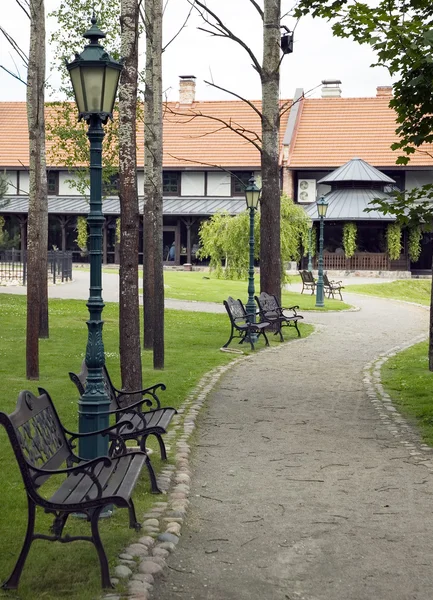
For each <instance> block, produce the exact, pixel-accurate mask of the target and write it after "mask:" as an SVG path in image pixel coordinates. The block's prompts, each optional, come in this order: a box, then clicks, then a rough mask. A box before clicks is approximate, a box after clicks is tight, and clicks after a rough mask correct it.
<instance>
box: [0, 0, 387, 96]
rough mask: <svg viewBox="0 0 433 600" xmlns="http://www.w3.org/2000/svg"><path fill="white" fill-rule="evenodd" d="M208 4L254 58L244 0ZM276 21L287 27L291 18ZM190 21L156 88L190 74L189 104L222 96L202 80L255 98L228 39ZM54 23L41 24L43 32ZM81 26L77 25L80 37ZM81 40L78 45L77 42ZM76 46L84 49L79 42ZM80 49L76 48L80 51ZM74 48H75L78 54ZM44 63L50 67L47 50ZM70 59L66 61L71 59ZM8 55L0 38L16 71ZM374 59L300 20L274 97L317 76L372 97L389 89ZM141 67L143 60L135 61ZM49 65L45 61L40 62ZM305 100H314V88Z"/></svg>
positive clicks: (13, 29)
mask: <svg viewBox="0 0 433 600" xmlns="http://www.w3.org/2000/svg"><path fill="white" fill-rule="evenodd" d="M6 3H7V10H4V9H5V8H6V7H5V6H2V8H3V10H2V12H1V13H0V25H1V26H2V27H3V28H4V29H5V30H6V31H7V32H8V33H10V34H11V35H12V36H13V37H14V39H16V41H17V42H18V43H19V44H20V46H21V47H22V48H23V49H24V50H26V51H27V50H28V37H29V32H28V30H29V25H28V20H27V18H26V16H25V15H24V13H23V12H22V10H21V9H20V8H19V7H18V5H17V4H16V2H15V0H2V4H6ZM45 4H46V12H47V13H48V12H49V11H50V10H53V9H54V8H56V7H57V6H58V5H59V4H60V0H45ZM208 6H209V7H211V8H213V9H214V10H215V12H216V13H217V14H218V15H219V16H220V17H221V18H222V19H223V20H224V22H225V23H226V24H227V26H229V27H230V28H231V29H232V30H233V31H234V32H235V33H236V34H237V35H238V36H239V37H241V38H242V39H243V40H244V41H245V42H247V43H248V44H249V45H250V46H251V47H252V48H253V49H254V52H255V53H256V56H257V57H258V59H259V60H261V38H262V32H261V26H260V19H259V16H258V14H257V12H256V10H255V9H253V8H252V5H251V4H250V2H249V0H208ZM291 6H293V0H282V9H283V12H284V11H286V10H288V9H289V8H290V7H291ZM187 7H188V4H187V1H186V0H170V1H169V3H168V6H167V8H166V13H165V17H164V18H165V24H164V38H165V40H164V41H165V42H167V40H169V39H171V37H172V35H173V34H174V32H175V31H177V29H178V28H179V24H181V23H182V22H183V21H184V18H185V15H186V13H187V10H188V8H187ZM284 23H285V24H286V25H287V26H288V27H289V28H290V29H292V28H293V26H294V25H295V22H294V20H293V19H290V18H286V19H285V20H284ZM201 24H202V23H201V21H200V19H199V17H198V16H196V17H194V18H193V19H190V21H189V23H188V26H187V28H186V29H184V30H183V31H182V33H181V34H180V35H179V36H178V37H177V38H176V40H175V41H174V42H173V43H172V44H171V45H170V46H169V47H168V49H167V51H166V52H165V53H164V57H163V78H164V82H163V83H164V89H165V90H166V96H167V98H168V100H173V101H174V100H177V99H178V88H179V84H178V82H179V75H195V77H196V78H197V80H196V81H197V91H196V98H197V100H212V99H216V100H220V99H228V98H230V96H228V95H227V94H224V93H223V92H220V91H218V90H216V89H215V88H213V87H212V86H208V85H206V84H205V83H204V80H212V81H213V82H214V83H215V84H217V85H219V86H221V87H224V88H227V89H230V90H232V91H233V92H235V93H237V94H239V95H241V96H244V97H246V98H248V99H257V98H260V81H259V77H258V75H257V74H256V72H255V71H254V69H253V68H252V67H251V61H250V59H249V57H248V56H247V54H246V53H245V51H244V50H242V49H241V48H240V47H238V46H237V45H236V44H235V43H234V42H232V41H230V40H225V39H221V38H212V37H210V36H209V35H208V34H206V33H204V32H202V31H199V30H198V29H197V26H198V25H201ZM55 26H56V23H55V22H53V20H49V21H48V26H47V29H48V33H49V31H50V30H51V29H52V28H53V27H55ZM88 26H89V23H83V32H84V31H85V30H86V29H87V28H88ZM83 42H84V40H83ZM83 45H84V44H83ZM82 47H83V46H82ZM82 47H81V48H77V50H78V52H81V50H82ZM47 53H48V63H49V62H50V57H49V54H50V52H49V48H48V52H47ZM71 57H72V56H71ZM14 61H17V59H16V56H14V55H13V53H12V52H11V49H10V46H9V44H8V43H7V42H6V41H5V39H4V38H3V36H2V37H0V64H2V65H4V66H6V67H7V68H9V69H10V70H12V71H15V70H16V67H15V65H14ZM374 61H375V56H374V54H373V52H372V51H371V50H370V48H369V47H367V46H359V45H358V44H357V43H355V42H352V41H350V40H341V39H338V38H334V37H333V36H332V32H331V26H330V25H329V24H328V23H327V22H326V21H322V20H318V19H315V20H313V19H310V18H309V17H305V18H303V19H301V21H300V22H299V24H298V25H297V28H296V31H295V44H294V52H293V54H290V55H286V56H285V57H284V60H283V63H282V68H281V97H282V98H292V97H293V95H294V92H295V89H296V88H304V90H305V91H307V90H310V89H312V88H315V87H316V86H320V82H321V81H322V80H323V79H340V80H341V81H342V90H343V96H345V97H354V96H374V95H375V94H376V87H377V86H378V85H390V84H391V79H390V76H389V75H388V72H387V71H386V70H385V69H382V68H378V67H375V68H371V67H370V65H371V64H372V63H373V62H374ZM142 62H143V57H142ZM16 65H17V67H18V68H19V72H20V74H21V76H23V77H24V78H25V76H26V73H25V68H24V67H23V66H22V65H21V64H20V63H19V62H17V63H16ZM48 68H49V64H48ZM50 77H51V82H54V83H55V70H54V71H53V70H51V72H50ZM311 95H312V97H319V96H320V89H317V90H315V91H314V92H313V93H312V94H311ZM11 100H25V85H24V84H23V83H20V82H18V81H16V80H15V79H13V78H12V77H11V76H10V75H8V74H7V73H5V72H4V71H3V70H2V69H1V70H0V101H11Z"/></svg>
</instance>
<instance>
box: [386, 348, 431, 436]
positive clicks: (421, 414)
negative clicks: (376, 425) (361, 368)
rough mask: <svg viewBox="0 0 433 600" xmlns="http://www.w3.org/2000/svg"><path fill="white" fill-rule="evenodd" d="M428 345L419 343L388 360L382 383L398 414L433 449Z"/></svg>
mask: <svg viewBox="0 0 433 600" xmlns="http://www.w3.org/2000/svg"><path fill="white" fill-rule="evenodd" d="M427 353H428V343H427V342H421V343H420V344H416V345H415V346H412V348H409V349H408V350H404V351H403V352H400V353H398V354H397V355H396V356H393V357H391V358H390V359H389V360H387V361H386V362H385V363H384V365H383V366H382V372H381V375H382V382H383V385H384V386H385V389H386V391H387V392H388V393H389V394H390V396H391V398H392V399H393V402H394V403H395V405H396V406H397V407H398V408H399V410H400V412H401V413H402V414H403V415H404V416H406V417H407V418H408V420H410V421H411V422H412V423H415V424H417V425H418V426H419V428H420V432H421V435H422V438H423V440H424V441H425V443H426V444H429V445H430V446H433V402H432V389H433V372H431V371H429V369H428V354H427Z"/></svg>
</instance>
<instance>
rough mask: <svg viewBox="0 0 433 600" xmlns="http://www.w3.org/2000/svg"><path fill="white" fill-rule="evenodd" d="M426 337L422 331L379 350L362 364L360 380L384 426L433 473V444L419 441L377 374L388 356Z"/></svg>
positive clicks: (417, 461) (412, 456)
mask: <svg viewBox="0 0 433 600" xmlns="http://www.w3.org/2000/svg"><path fill="white" fill-rule="evenodd" d="M425 339H426V336H425V335H420V336H417V337H416V338H414V339H412V340H411V341H410V342H408V343H407V344H404V345H401V346H395V347H394V348H392V349H391V350H389V351H388V352H385V353H383V354H380V355H379V356H378V357H377V358H375V359H374V360H373V361H371V362H370V363H368V364H367V365H366V366H365V367H364V379H363V381H364V384H365V387H366V390H367V395H368V397H369V399H370V401H371V403H372V404H373V406H374V408H375V409H376V410H377V412H378V415H379V418H380V420H381V421H382V423H383V425H384V426H385V427H386V429H387V430H388V431H389V432H390V433H391V434H392V435H393V436H394V437H395V438H396V439H397V440H399V442H400V444H402V446H404V447H405V448H406V449H407V450H408V451H409V454H410V457H411V459H412V460H413V461H414V462H416V463H422V464H423V465H424V466H425V467H426V468H428V469H429V471H430V472H431V473H433V448H431V447H430V446H428V445H427V444H423V443H422V442H421V440H420V436H419V433H418V432H417V431H416V430H415V429H414V427H413V426H412V425H410V423H408V422H407V421H406V419H405V418H404V417H403V416H402V415H401V414H400V413H399V412H398V410H397V408H396V407H395V406H394V405H393V403H392V400H391V397H390V396H389V394H387V392H386V391H385V389H384V387H383V385H382V380H381V375H380V372H381V368H382V365H383V364H384V363H385V362H386V361H387V360H388V359H389V358H391V357H392V356H395V355H396V354H398V353H399V352H402V351H403V350H407V349H408V348H410V347H411V346H413V345H414V344H417V343H419V342H422V341H424V340H425Z"/></svg>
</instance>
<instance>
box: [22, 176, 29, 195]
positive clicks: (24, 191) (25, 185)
mask: <svg viewBox="0 0 433 600" xmlns="http://www.w3.org/2000/svg"><path fill="white" fill-rule="evenodd" d="M29 179H30V177H29V172H28V171H20V194H28V193H29V184H30V181H29Z"/></svg>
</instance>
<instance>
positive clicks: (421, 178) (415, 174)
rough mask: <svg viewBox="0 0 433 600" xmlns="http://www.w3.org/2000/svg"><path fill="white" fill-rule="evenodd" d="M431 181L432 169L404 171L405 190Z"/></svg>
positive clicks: (432, 180)
mask: <svg viewBox="0 0 433 600" xmlns="http://www.w3.org/2000/svg"><path fill="white" fill-rule="evenodd" d="M427 183H433V169H430V170H429V171H406V190H408V191H410V190H413V188H416V187H421V186H423V185H426V184H427Z"/></svg>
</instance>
